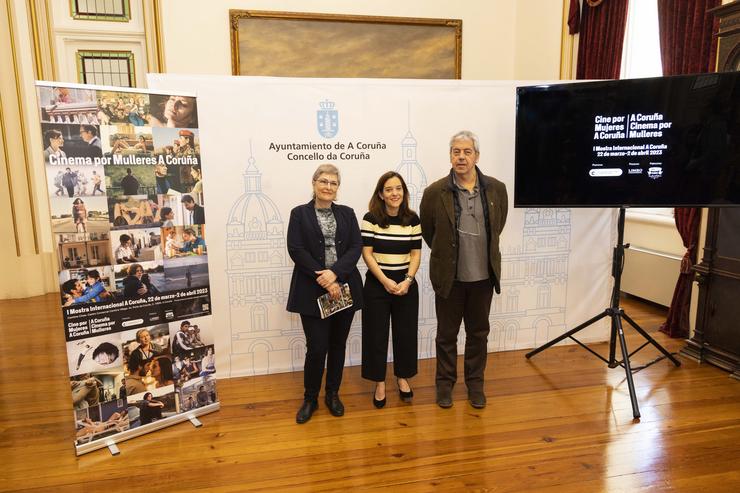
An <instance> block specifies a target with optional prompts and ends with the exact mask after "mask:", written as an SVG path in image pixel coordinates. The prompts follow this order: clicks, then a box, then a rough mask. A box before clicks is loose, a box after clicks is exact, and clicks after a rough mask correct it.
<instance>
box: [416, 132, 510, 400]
mask: <svg viewBox="0 0 740 493" xmlns="http://www.w3.org/2000/svg"><path fill="white" fill-rule="evenodd" d="M479 158H480V150H479V145H478V137H477V136H476V135H475V134H473V133H472V132H469V131H466V130H465V131H461V132H458V133H457V134H455V135H453V136H452V139H450V163H451V164H452V169H451V170H450V173H449V175H447V176H445V177H444V178H441V179H439V180H437V181H436V182H434V183H432V184H431V185H429V186H428V187H427V188H426V189H425V190H424V195H423V197H422V199H421V205H420V212H421V214H420V216H421V234H422V236H423V237H424V241H425V242H426V243H427V245H429V247H430V248H431V249H432V252H431V256H430V261H429V277H430V280H431V282H432V287H433V288H434V292H435V308H436V312H437V324H438V327H437V337H436V341H435V343H436V350H437V375H436V387H437V404H438V405H439V406H440V407H442V408H449V407H452V388H453V387H454V385H455V382H456V380H457V335H458V332H459V331H460V323H461V322H462V320H463V318H464V319H465V334H466V340H465V384H466V386H467V388H468V400H469V401H470V404H471V405H472V406H473V407H475V408H479V409H480V408H483V407H485V405H486V395H485V393H484V389H483V376H484V373H485V369H486V362H487V358H488V333H489V331H490V324H489V321H488V317H489V314H490V309H491V300H492V298H493V291H494V289H495V290H496V292H497V293H500V292H501V285H500V279H501V251H500V249H499V235H500V234H501V231H503V229H504V224H505V223H506V215H507V212H508V196H507V193H506V185H504V184H503V183H502V182H500V181H499V180H497V179H495V178H493V177H490V176H485V175H484V174H483V173H481V172H480V169H478V166H477V164H478V159H479Z"/></svg>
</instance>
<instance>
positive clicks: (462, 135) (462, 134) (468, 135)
mask: <svg viewBox="0 0 740 493" xmlns="http://www.w3.org/2000/svg"><path fill="white" fill-rule="evenodd" d="M463 139H467V140H470V141H472V142H473V149H475V152H476V153H478V154H480V145H479V143H478V136H477V135H475V134H474V133H473V132H471V131H470V130H460V131H459V132H457V133H456V134H455V135H453V136H452V138H451V139H450V151H452V147H453V146H454V145H455V141H458V140H463Z"/></svg>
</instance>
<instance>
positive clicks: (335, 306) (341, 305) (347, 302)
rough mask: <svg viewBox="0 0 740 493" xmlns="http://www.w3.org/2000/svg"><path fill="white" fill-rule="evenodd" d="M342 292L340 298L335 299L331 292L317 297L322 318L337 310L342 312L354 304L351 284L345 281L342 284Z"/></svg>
mask: <svg viewBox="0 0 740 493" xmlns="http://www.w3.org/2000/svg"><path fill="white" fill-rule="evenodd" d="M340 289H341V291H342V294H341V295H340V296H339V299H336V300H333V299H331V296H329V293H326V294H323V295H321V296H319V297H318V298H316V302H317V303H318V304H319V313H321V318H322V319H324V318H326V317H330V316H332V315H334V314H335V313H337V312H341V311H342V310H344V309H345V308H349V307H351V306H352V303H353V302H352V293H351V292H350V291H349V284H347V283H344V284H342V285H341V286H340Z"/></svg>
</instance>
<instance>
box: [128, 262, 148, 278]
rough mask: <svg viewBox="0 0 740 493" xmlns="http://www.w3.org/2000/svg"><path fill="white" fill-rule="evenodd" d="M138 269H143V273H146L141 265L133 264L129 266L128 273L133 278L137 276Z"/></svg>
mask: <svg viewBox="0 0 740 493" xmlns="http://www.w3.org/2000/svg"><path fill="white" fill-rule="evenodd" d="M138 269H141V271H142V272H144V269H143V268H142V267H141V265H139V264H131V265H129V266H128V270H127V271H126V272H127V273H128V275H129V276H133V275H135V274H136V271H137V270H138Z"/></svg>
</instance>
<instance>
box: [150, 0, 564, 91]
mask: <svg viewBox="0 0 740 493" xmlns="http://www.w3.org/2000/svg"><path fill="white" fill-rule="evenodd" d="M162 3H163V6H162V10H163V34H164V45H165V46H164V49H165V59H166V64H167V71H168V72H169V73H197V74H221V75H226V74H230V73H231V54H230V41H229V23H228V21H229V9H243V10H270V11H286V12H313V13H333V14H354V15H382V16H396V17H433V18H452V19H462V21H463V42H462V49H463V55H462V77H463V79H517V78H519V79H557V78H558V73H559V64H560V32H561V31H560V23H561V19H562V2H561V1H560V0H517V1H511V0H469V1H465V2H450V1H449V0H404V1H398V0H374V1H372V2H370V1H364V2H360V1H355V2H347V1H346V0H314V1H311V2H307V1H305V0H303V1H301V0H252V1H249V2H245V1H237V0H209V1H208V2H204V1H200V0H164V1H163V2H162ZM184 13H189V14H188V15H184Z"/></svg>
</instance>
